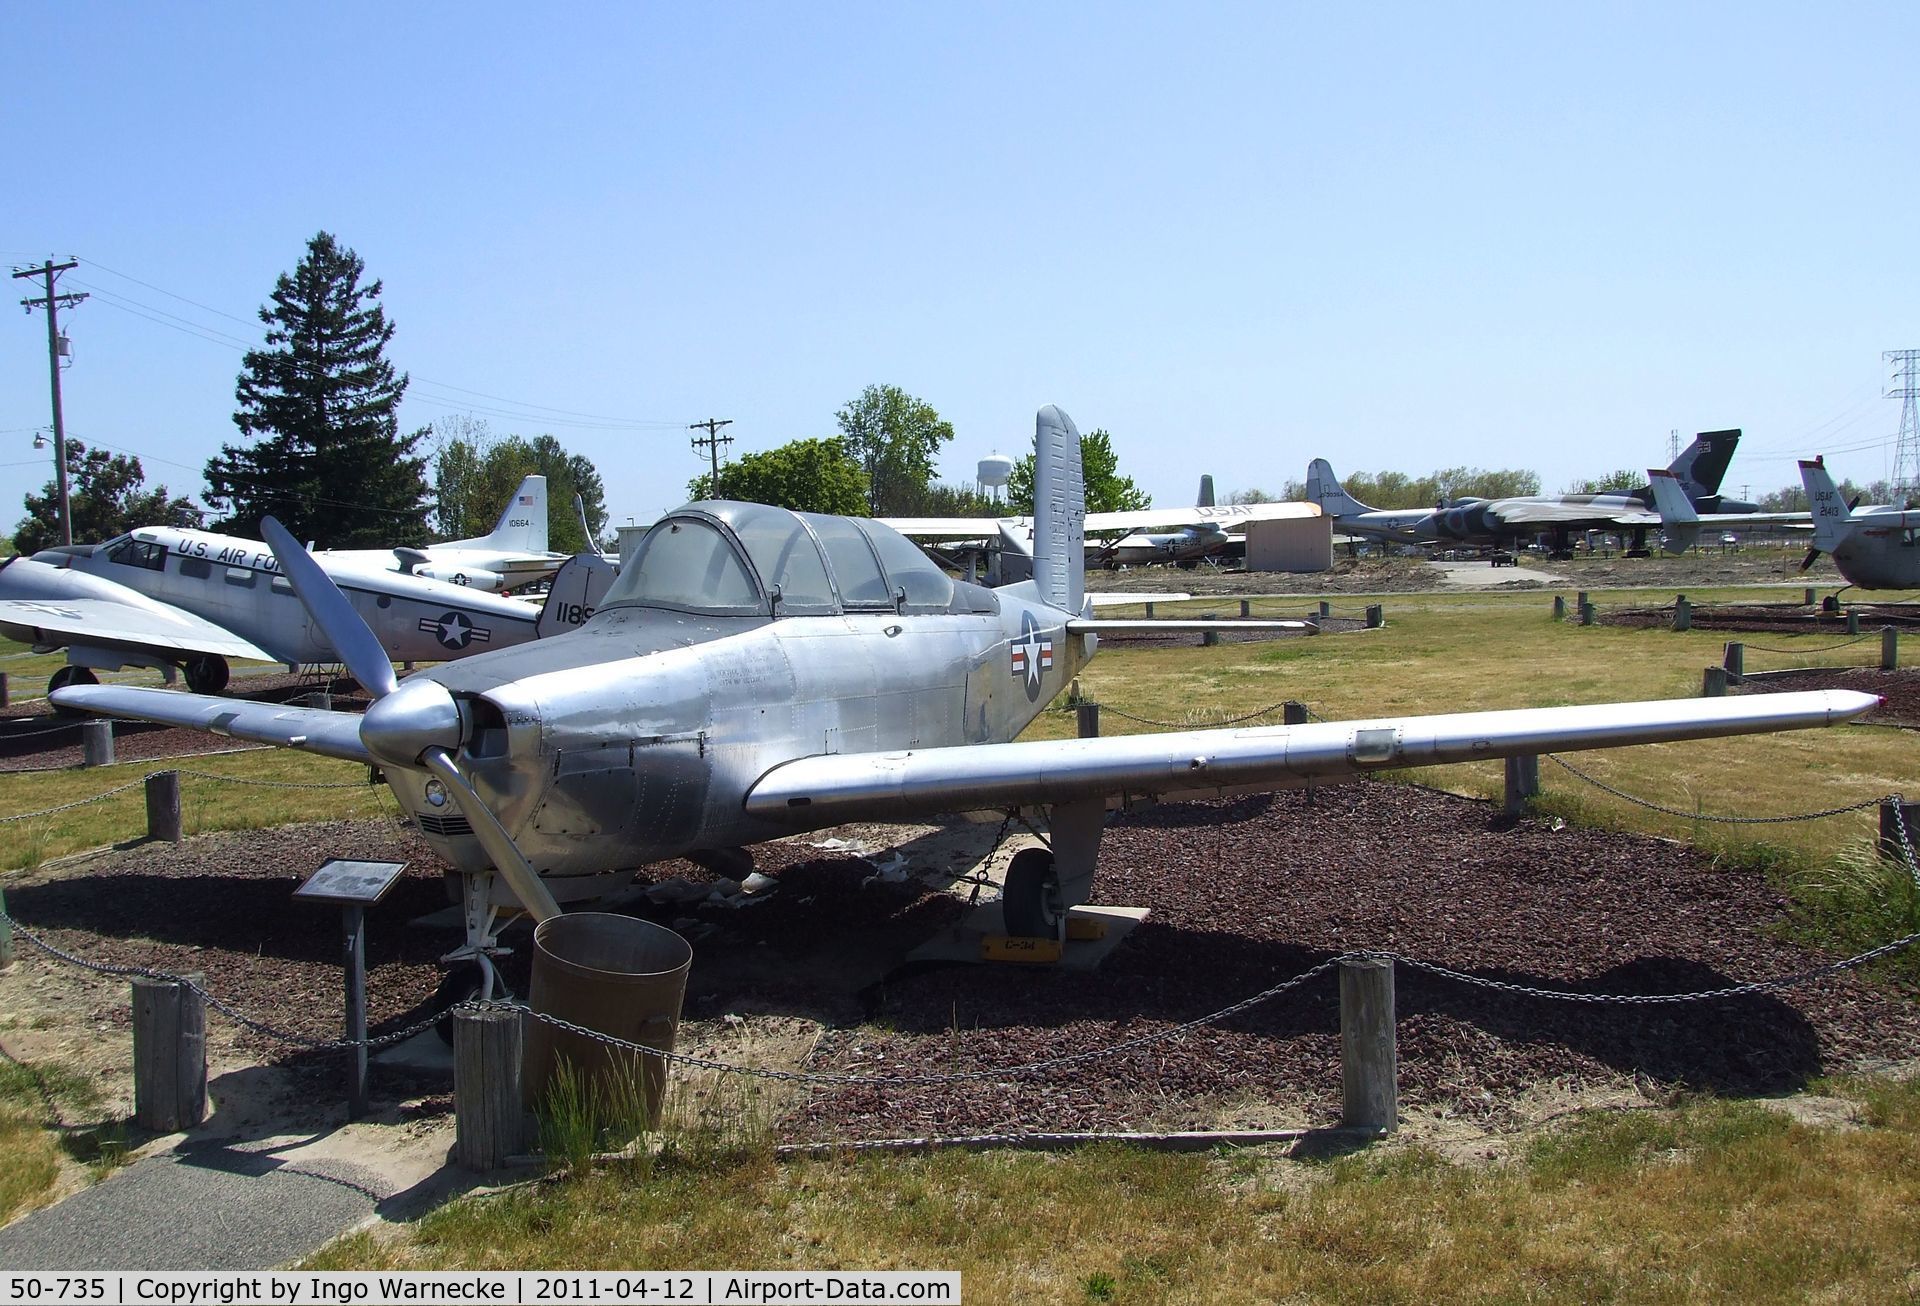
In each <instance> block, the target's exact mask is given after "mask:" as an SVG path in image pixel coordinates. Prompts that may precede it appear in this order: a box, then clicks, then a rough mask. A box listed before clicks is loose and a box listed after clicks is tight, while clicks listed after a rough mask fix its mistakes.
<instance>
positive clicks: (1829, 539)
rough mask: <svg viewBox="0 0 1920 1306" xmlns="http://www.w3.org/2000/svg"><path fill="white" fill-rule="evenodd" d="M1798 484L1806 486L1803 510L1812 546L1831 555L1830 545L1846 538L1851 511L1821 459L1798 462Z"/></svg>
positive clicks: (1851, 516)
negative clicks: (1810, 520) (1808, 521)
mask: <svg viewBox="0 0 1920 1306" xmlns="http://www.w3.org/2000/svg"><path fill="white" fill-rule="evenodd" d="M1800 484H1802V485H1803V486H1805V487H1806V490H1807V507H1808V508H1809V509H1810V510H1811V511H1812V514H1813V547H1814V548H1816V549H1818V550H1820V551H1821V552H1822V553H1832V552H1833V550H1834V546H1835V545H1837V544H1839V543H1840V541H1841V540H1843V539H1845V538H1846V534H1847V523H1848V522H1849V521H1850V520H1852V518H1853V512H1852V510H1851V509H1849V508H1848V507H1847V501H1846V500H1845V499H1842V498H1841V497H1840V488H1839V487H1838V486H1836V485H1835V484H1834V483H1833V477H1832V475H1830V474H1829V473H1828V471H1827V464H1826V461H1825V459H1822V458H1815V459H1813V460H1812V461H1811V462H1809V461H1807V460H1806V459H1801V461H1800Z"/></svg>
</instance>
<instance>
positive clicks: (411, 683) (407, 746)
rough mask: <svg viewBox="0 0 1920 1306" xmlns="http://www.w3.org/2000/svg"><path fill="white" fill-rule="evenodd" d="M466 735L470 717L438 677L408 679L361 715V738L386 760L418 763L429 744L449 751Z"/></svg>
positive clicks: (368, 749) (405, 764)
mask: <svg viewBox="0 0 1920 1306" xmlns="http://www.w3.org/2000/svg"><path fill="white" fill-rule="evenodd" d="M465 736H466V717H465V714H464V713H462V712H461V710H460V705H459V704H458V703H456V702H455V701H454V698H453V695H452V694H450V693H448V692H447V687H446V686H445V685H442V684H440V683H439V682H438V681H433V680H422V679H417V678H416V679H413V680H408V681H404V682H402V683H401V685H400V686H399V687H398V688H397V689H395V690H394V691H393V692H392V693H391V694H388V695H387V696H386V697H385V698H382V699H380V700H379V701H378V702H376V703H374V705H373V706H372V707H369V708H368V709H367V712H366V715H365V716H363V717H361V718H360V742H361V743H363V744H365V745H366V746H367V751H368V752H369V753H372V754H373V755H374V757H376V758H378V759H379V760H380V761H382V762H386V763H388V764H390V765H393V766H406V767H417V766H419V765H420V755H421V754H422V753H424V752H426V750H427V749H429V748H436V747H438V748H444V749H446V750H448V751H449V752H451V751H453V750H454V749H456V748H458V747H460V745H461V743H462V742H463V741H464V739H465Z"/></svg>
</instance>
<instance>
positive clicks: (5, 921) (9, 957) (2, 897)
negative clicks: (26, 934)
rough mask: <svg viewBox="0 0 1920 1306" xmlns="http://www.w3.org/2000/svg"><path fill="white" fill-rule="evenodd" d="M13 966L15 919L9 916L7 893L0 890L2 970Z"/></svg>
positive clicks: (0, 957) (0, 958)
mask: <svg viewBox="0 0 1920 1306" xmlns="http://www.w3.org/2000/svg"><path fill="white" fill-rule="evenodd" d="M11 965H13V918H12V917H11V916H9V915H7V891H6V890H5V889H0V970H5V969H6V968H7V967H9V966H11Z"/></svg>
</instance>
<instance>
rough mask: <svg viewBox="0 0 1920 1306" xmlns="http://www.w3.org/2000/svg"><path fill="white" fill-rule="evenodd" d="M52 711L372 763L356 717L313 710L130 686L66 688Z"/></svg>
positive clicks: (58, 694)
mask: <svg viewBox="0 0 1920 1306" xmlns="http://www.w3.org/2000/svg"><path fill="white" fill-rule="evenodd" d="M51 698H52V699H53V704H54V706H55V707H64V708H74V709H77V710H79V711H83V712H93V713H97V714H98V715H100V716H117V717H125V718H127V719H128V720H131V721H157V722H159V723H161V724H162V725H169V726H183V727H185V728H186V729H188V730H204V731H207V732H208V733H209V734H215V735H226V736H228V737H230V738H233V739H246V740H250V741H252V742H253V743H256V744H277V745H279V746H280V747H282V748H298V749H302V750H304V751H306V752H309V753H320V754H323V755H325V756H327V757H339V758H344V759H346V760H347V761H349V762H371V761H372V758H371V757H370V756H369V755H368V753H367V749H366V745H364V744H362V743H361V742H360V716H359V714H358V713H357V712H333V711H328V710H327V709H325V708H317V707H287V706H284V705H282V704H279V703H249V702H246V701H245V700H242V699H232V698H217V697H215V696H214V695H212V694H186V693H181V692H180V691H178V690H173V689H144V688H140V687H138V686H133V685H70V686H68V687H67V688H65V689H56V690H54V691H53V694H52V695H51Z"/></svg>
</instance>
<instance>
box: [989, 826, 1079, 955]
mask: <svg viewBox="0 0 1920 1306" xmlns="http://www.w3.org/2000/svg"><path fill="white" fill-rule="evenodd" d="M1000 913H1001V916H1002V917H1003V918H1004V920H1005V922H1006V930H1007V933H1008V934H1010V935H1013V936H1014V937H1016V938H1028V939H1057V938H1059V937H1060V920H1061V917H1063V916H1064V915H1065V914H1066V912H1065V909H1064V908H1062V907H1061V905H1060V878H1059V876H1057V875H1055V874H1054V869H1053V854H1052V853H1050V852H1048V851H1047V850H1046V849H1045V848H1022V849H1021V850H1020V851H1019V852H1017V853H1015V854H1014V855H1013V861H1012V862H1010V863H1009V864H1008V866H1007V883H1006V888H1005V890H1004V891H1003V892H1002V894H1001V900H1000Z"/></svg>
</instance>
